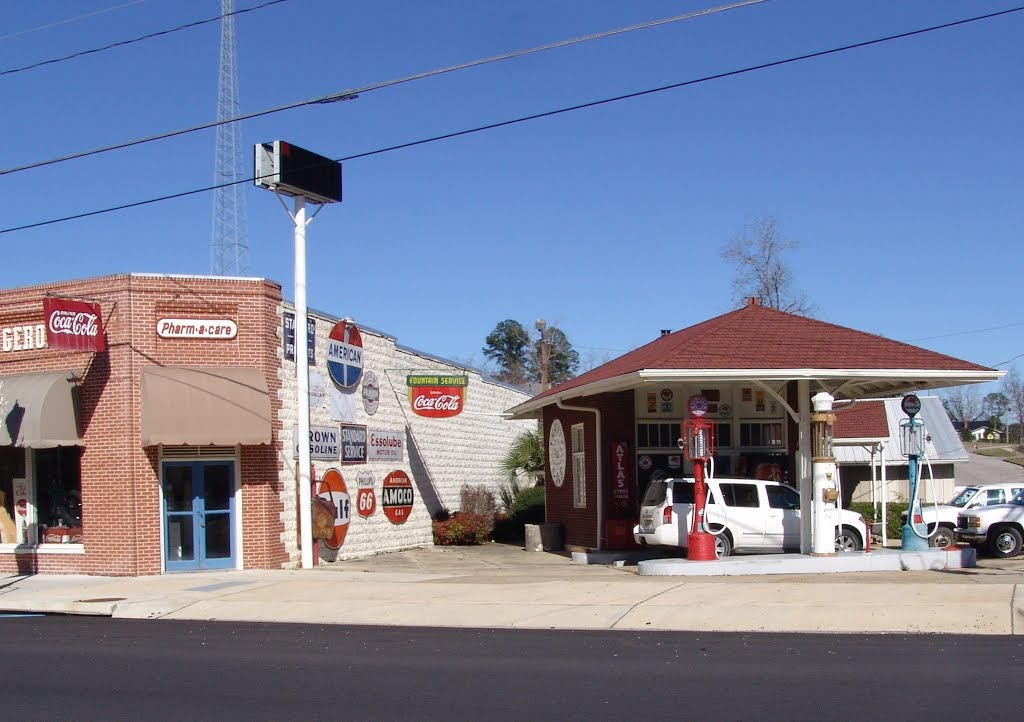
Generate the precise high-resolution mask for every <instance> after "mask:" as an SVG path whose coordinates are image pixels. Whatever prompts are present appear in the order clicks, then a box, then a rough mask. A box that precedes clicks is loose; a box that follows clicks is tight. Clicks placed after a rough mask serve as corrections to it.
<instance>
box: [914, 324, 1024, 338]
mask: <svg viewBox="0 0 1024 722" xmlns="http://www.w3.org/2000/svg"><path fill="white" fill-rule="evenodd" d="M1014 326H1024V321H1017V322H1014V323H1004V324H1003V325H1002V326H989V327H988V328H976V329H973V330H971V331H954V332H953V333H943V334H939V335H938V336H922V337H921V338H912V339H910V343H918V342H919V341H932V340H934V339H937V338H951V337H953V336H969V335H970V334H972V333H985V332H986V331H1001V330H1003V329H1004V328H1013V327H1014Z"/></svg>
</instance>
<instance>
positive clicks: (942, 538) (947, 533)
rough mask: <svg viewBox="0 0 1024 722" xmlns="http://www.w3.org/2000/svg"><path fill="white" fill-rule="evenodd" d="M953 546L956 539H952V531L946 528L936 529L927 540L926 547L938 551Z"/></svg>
mask: <svg viewBox="0 0 1024 722" xmlns="http://www.w3.org/2000/svg"><path fill="white" fill-rule="evenodd" d="M953 544H956V539H954V538H953V530H952V529H950V528H949V527H948V526H940V527H938V528H937V529H936V530H935V533H934V534H932V535H931V537H929V539H928V545H929V546H933V547H936V548H938V549H945V548H946V547H948V546H952V545H953Z"/></svg>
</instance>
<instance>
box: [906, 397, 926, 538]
mask: <svg viewBox="0 0 1024 722" xmlns="http://www.w3.org/2000/svg"><path fill="white" fill-rule="evenodd" d="M900 406H901V408H902V409H903V413H905V414H906V415H907V418H906V419H904V420H903V421H901V422H900V451H901V452H902V453H903V455H904V456H906V457H907V465H908V472H907V475H908V477H909V480H910V508H909V509H908V510H907V522H906V524H904V525H903V529H902V531H903V551H914V552H920V551H927V549H928V527H927V526H926V525H925V523H924V518H923V515H922V509H921V499H920V496H919V493H918V492H919V487H920V484H919V482H920V477H921V467H920V465H919V464H918V459H919V458H920V457H921V456H924V455H925V453H926V449H925V431H924V421H922V420H921V419H919V418H917V415H918V413H920V411H921V399H919V398H917V396H916V395H914V394H907V395H906V396H904V397H903V401H902V402H901V403H900Z"/></svg>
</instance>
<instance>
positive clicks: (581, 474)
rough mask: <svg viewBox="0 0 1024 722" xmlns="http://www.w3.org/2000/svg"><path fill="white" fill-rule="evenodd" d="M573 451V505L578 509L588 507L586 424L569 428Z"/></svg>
mask: <svg viewBox="0 0 1024 722" xmlns="http://www.w3.org/2000/svg"><path fill="white" fill-rule="evenodd" d="M569 436H570V439H571V450H572V503H573V506H574V507H576V508H577V509H584V508H586V506H587V443H586V442H587V437H586V431H585V428H584V424H573V425H572V426H570V427H569Z"/></svg>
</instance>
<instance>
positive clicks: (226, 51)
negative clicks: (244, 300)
mask: <svg viewBox="0 0 1024 722" xmlns="http://www.w3.org/2000/svg"><path fill="white" fill-rule="evenodd" d="M220 12H221V26H220V83H219V90H218V92H217V121H218V122H220V123H222V124H221V125H218V126H217V166H216V170H215V172H214V184H215V185H221V184H224V183H233V185H229V186H226V187H223V188H217V189H216V190H215V191H214V192H213V236H212V239H211V241H210V272H211V273H212V274H213V275H215V276H246V275H248V274H249V246H248V243H249V224H248V220H247V218H246V209H245V188H246V184H245V183H242V182H240V181H243V180H244V179H245V170H244V167H245V166H244V159H243V157H242V152H241V151H242V149H241V140H242V139H241V130H242V129H241V125H240V123H238V122H233V123H223V121H225V120H228V119H230V118H235V117H237V116H238V114H239V110H238V107H239V106H238V72H237V71H236V68H235V16H234V12H235V2H234V0H220Z"/></svg>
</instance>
